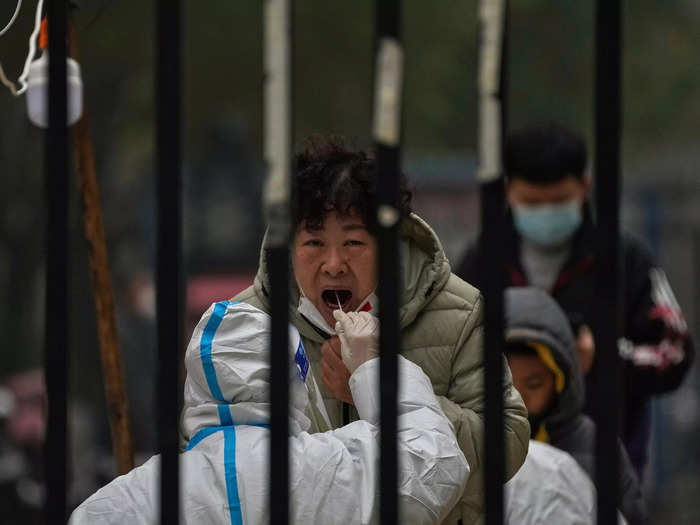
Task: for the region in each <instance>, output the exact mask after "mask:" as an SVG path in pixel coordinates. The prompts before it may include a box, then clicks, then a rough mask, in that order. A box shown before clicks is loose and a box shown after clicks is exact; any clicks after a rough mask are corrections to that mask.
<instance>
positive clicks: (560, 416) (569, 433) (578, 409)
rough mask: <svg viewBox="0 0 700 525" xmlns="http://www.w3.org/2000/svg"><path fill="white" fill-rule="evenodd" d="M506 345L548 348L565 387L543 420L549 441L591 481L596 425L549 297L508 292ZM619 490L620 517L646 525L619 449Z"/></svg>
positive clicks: (572, 349)
mask: <svg viewBox="0 0 700 525" xmlns="http://www.w3.org/2000/svg"><path fill="white" fill-rule="evenodd" d="M505 310H506V324H505V326H506V341H508V342H535V343H540V344H542V345H544V346H546V347H547V348H548V349H549V350H550V353H551V355H552V357H553V358H554V361H555V363H556V365H557V367H558V368H559V369H560V370H561V371H562V373H563V375H564V387H563V389H562V390H561V392H560V393H559V394H558V395H557V398H556V400H555V401H554V403H553V405H552V406H551V408H550V409H549V410H548V412H547V413H546V415H545V416H544V418H543V419H542V425H543V426H544V430H545V431H546V435H547V438H546V441H547V442H548V443H550V444H551V445H553V446H555V447H557V448H559V449H561V450H564V451H565V452H568V453H569V454H571V455H572V456H573V457H574V459H575V460H576V461H577V462H578V464H579V465H581V467H582V468H583V469H584V470H585V471H586V472H587V473H588V475H589V476H590V477H591V478H593V475H594V469H595V424H594V423H593V421H592V420H591V419H590V418H589V417H588V416H586V415H584V414H583V413H582V410H583V404H584V398H585V394H584V385H583V377H582V374H581V369H580V367H579V364H578V360H577V356H576V342H575V340H574V336H573V332H572V331H571V328H570V326H569V321H568V319H567V318H566V316H565V315H564V312H562V310H561V308H559V306H558V305H557V303H556V301H554V300H553V299H552V298H551V297H550V296H549V295H547V293H545V292H544V291H542V290H540V289H537V288H533V287H527V288H509V289H507V290H506V296H505ZM619 451H620V452H619V455H620V465H619V472H620V477H619V480H618V490H619V497H620V503H619V507H620V510H621V512H622V514H623V515H624V516H625V518H626V519H627V521H629V523H630V524H636V523H646V522H647V521H648V512H647V508H646V504H645V502H644V498H643V497H642V492H641V490H640V487H639V482H638V480H637V475H636V473H635V471H634V468H633V467H632V464H631V463H630V460H629V457H628V455H627V453H626V452H625V448H624V447H623V446H622V443H621V442H620V443H619Z"/></svg>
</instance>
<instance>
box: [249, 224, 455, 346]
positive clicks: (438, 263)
mask: <svg viewBox="0 0 700 525" xmlns="http://www.w3.org/2000/svg"><path fill="white" fill-rule="evenodd" d="M400 236H401V245H400V250H401V288H400V290H401V298H400V300H401V310H400V312H399V322H400V325H401V327H402V328H403V327H405V326H408V325H409V324H411V323H412V322H413V320H414V319H415V318H416V316H417V315H418V314H419V313H420V312H421V310H422V309H423V308H424V306H425V305H426V304H427V303H428V302H430V301H431V300H432V299H433V297H435V295H437V294H438V292H439V291H440V290H441V289H442V288H443V287H444V286H445V283H446V282H447V280H448V279H449V277H450V273H451V269H450V263H449V262H448V261H447V257H446V256H445V252H444V250H443V248H442V244H441V243H440V239H438V236H437V235H436V233H435V232H434V231H433V229H432V228H431V227H430V226H429V225H428V223H426V222H425V221H424V220H423V219H421V218H420V217H419V216H418V215H416V214H415V213H411V214H409V215H408V216H407V217H405V218H404V219H403V221H402V224H401V230H400ZM268 243H269V238H268V235H267V233H266V234H265V237H264V238H263V242H262V248H261V250H260V261H259V264H258V273H257V275H256V276H255V282H254V286H255V292H256V294H257V296H258V297H259V298H260V299H261V300H262V302H263V304H264V305H265V307H266V308H269V293H270V292H269V291H270V279H269V275H268V270H267V267H268V264H267V253H268V251H267V248H268ZM290 275H293V269H292V265H291V261H290ZM289 291H290V294H289V319H290V322H291V323H292V324H294V325H295V326H296V327H297V328H299V331H300V332H301V334H302V335H303V336H304V337H308V338H310V339H312V340H314V341H318V342H322V341H323V339H324V338H323V336H322V335H320V334H319V333H318V332H317V331H316V330H315V329H314V328H313V327H312V326H311V324H309V323H308V322H307V321H306V319H304V318H303V317H302V316H301V314H299V312H298V311H297V307H298V305H299V287H298V286H297V283H296V280H295V279H293V278H292V279H290V289H289ZM380 307H381V306H380Z"/></svg>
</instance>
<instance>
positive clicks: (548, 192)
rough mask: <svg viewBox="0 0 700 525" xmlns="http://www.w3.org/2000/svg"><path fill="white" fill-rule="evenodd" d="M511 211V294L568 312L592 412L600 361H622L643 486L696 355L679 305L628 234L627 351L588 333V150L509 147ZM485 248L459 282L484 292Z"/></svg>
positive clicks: (537, 132) (542, 134)
mask: <svg viewBox="0 0 700 525" xmlns="http://www.w3.org/2000/svg"><path fill="white" fill-rule="evenodd" d="M504 165H505V170H506V176H507V183H506V198H507V201H508V211H507V213H508V217H507V221H506V223H507V232H506V238H505V241H504V244H505V246H506V253H507V255H506V260H505V270H506V274H507V279H508V285H509V286H536V287H538V288H541V289H543V290H545V291H547V292H549V293H550V294H551V295H552V296H553V297H554V298H555V299H556V300H557V302H558V303H559V305H560V306H561V307H562V309H563V310H564V311H565V312H566V314H567V316H568V318H569V321H570V323H571V325H572V328H573V329H574V334H575V335H576V338H577V353H578V357H579V363H580V365H581V368H582V370H583V372H584V374H587V375H586V410H587V411H589V412H590V411H591V409H592V407H591V399H592V398H593V397H594V394H592V392H594V391H595V388H596V386H597V384H598V381H597V378H596V377H593V376H594V375H595V374H596V372H594V371H592V368H591V366H592V363H593V360H594V358H595V352H596V351H597V352H602V351H619V353H620V356H621V358H622V360H623V364H624V381H625V392H624V411H625V419H624V422H623V427H622V429H621V432H622V436H621V437H622V439H623V442H624V444H625V446H626V448H627V451H628V452H629V455H630V459H631V460H632V463H633V465H634V467H635V468H636V470H637V472H638V474H639V476H640V478H641V476H642V474H643V470H644V466H645V464H646V461H647V455H648V452H647V447H648V443H649V437H650V430H651V405H650V398H651V396H653V395H656V394H661V393H664V392H669V391H672V390H674V389H676V388H677V387H678V386H679V384H680V383H681V381H682V380H683V378H684V377H685V374H686V372H687V370H688V368H689V367H690V364H691V362H692V358H693V354H694V350H693V346H692V342H691V340H690V337H689V335H688V330H687V326H686V323H685V320H684V318H683V313H682V312H681V310H680V308H679V306H678V303H677V302H676V300H675V298H674V296H673V292H672V291H671V288H670V286H669V284H668V280H667V279H666V276H665V274H664V272H663V270H662V269H661V268H659V267H658V266H657V265H655V264H654V263H653V262H652V260H651V256H650V254H649V253H648V251H647V250H646V249H645V248H644V247H643V245H642V244H641V243H640V242H639V241H638V240H636V239H634V238H633V237H631V236H629V235H627V234H623V235H622V239H621V240H622V243H621V260H622V271H623V272H624V273H623V278H624V283H625V286H624V296H623V297H622V308H623V309H624V327H623V339H621V342H620V345H619V348H617V349H602V348H595V345H594V341H593V337H592V334H591V331H590V329H589V325H590V323H591V322H592V319H593V318H594V312H595V310H596V308H597V301H596V298H595V267H596V264H595V263H596V256H595V251H594V250H595V235H596V226H595V223H594V221H593V218H592V215H591V212H590V206H589V199H590V193H591V185H590V180H589V178H588V176H587V175H586V174H585V169H586V148H585V145H584V143H583V140H582V139H581V138H580V137H579V136H578V135H576V134H575V133H573V132H571V131H570V130H568V129H567V128H565V127H563V126H561V125H559V124H556V123H546V124H537V125H533V126H529V127H526V128H524V129H522V130H519V131H517V132H515V133H513V134H512V135H511V136H509V137H508V139H507V141H506V145H505V152H504ZM477 250H478V248H477V244H475V245H473V246H472V247H470V248H469V249H468V250H467V253H466V254H465V256H464V258H463V259H462V261H461V263H460V265H459V266H458V269H457V272H456V273H457V275H459V276H460V277H462V279H465V280H467V281H469V282H472V283H475V284H476V286H478V285H479V282H480V281H481V276H480V275H479V274H478V270H477V264H476V262H477V257H478V253H477Z"/></svg>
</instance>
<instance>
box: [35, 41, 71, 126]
mask: <svg viewBox="0 0 700 525" xmlns="http://www.w3.org/2000/svg"><path fill="white" fill-rule="evenodd" d="M66 69H67V71H66V83H67V86H66V94H67V95H66V96H67V104H68V118H67V124H68V125H69V126H72V125H73V124H75V123H76V122H78V120H79V119H80V116H81V115H82V114H83V81H82V79H81V76H80V65H79V64H78V62H76V61H75V60H73V59H72V58H67V59H66ZM48 94H49V52H48V50H47V51H44V52H43V53H42V54H41V56H40V57H39V58H38V59H37V60H34V61H33V62H32V63H31V65H30V66H29V76H28V80H27V114H28V116H29V120H31V121H32V123H33V124H35V125H37V126H39V127H40V128H48V127H49V97H48Z"/></svg>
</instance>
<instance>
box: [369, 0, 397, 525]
mask: <svg viewBox="0 0 700 525" xmlns="http://www.w3.org/2000/svg"><path fill="white" fill-rule="evenodd" d="M375 16H376V20H375V52H376V70H375V93H374V121H373V130H372V135H373V139H374V148H375V154H376V161H377V241H378V245H379V261H378V275H379V284H378V292H379V304H380V308H379V323H380V326H381V330H380V331H379V347H380V352H381V360H380V367H379V392H380V399H381V403H380V407H381V411H380V417H381V419H380V425H381V427H380V428H381V431H380V444H381V456H380V469H379V478H380V486H381V493H380V494H381V509H380V516H381V523H383V524H384V525H389V524H392V525H393V524H397V523H400V521H401V520H400V517H399V508H398V488H397V484H398V455H397V448H396V434H397V428H398V427H397V415H398V411H397V406H396V404H397V392H398V388H399V377H398V368H397V366H398V357H397V356H398V352H399V350H400V348H401V334H400V330H399V306H400V305H399V283H400V282H401V275H400V272H399V271H397V269H399V268H400V267H401V265H400V254H399V227H400V223H401V214H400V211H399V198H400V196H399V180H400V175H399V173H400V163H401V149H400V144H401V109H402V101H401V98H402V86H403V49H402V47H401V40H400V22H401V11H400V2H399V0H376V2H375Z"/></svg>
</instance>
